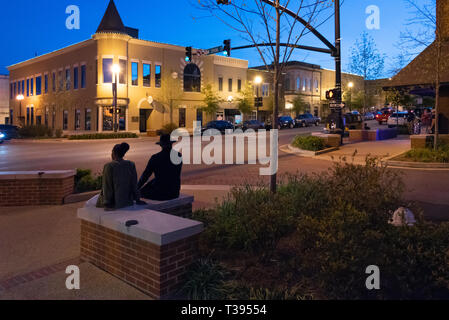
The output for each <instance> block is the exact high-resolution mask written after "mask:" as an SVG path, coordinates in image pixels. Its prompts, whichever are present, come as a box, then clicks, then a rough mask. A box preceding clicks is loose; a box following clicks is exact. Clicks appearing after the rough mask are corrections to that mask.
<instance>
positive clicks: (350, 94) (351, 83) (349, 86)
mask: <svg viewBox="0 0 449 320" xmlns="http://www.w3.org/2000/svg"><path fill="white" fill-rule="evenodd" d="M353 87H354V83H353V82H349V83H348V88H349V110H350V111H352V88H353Z"/></svg>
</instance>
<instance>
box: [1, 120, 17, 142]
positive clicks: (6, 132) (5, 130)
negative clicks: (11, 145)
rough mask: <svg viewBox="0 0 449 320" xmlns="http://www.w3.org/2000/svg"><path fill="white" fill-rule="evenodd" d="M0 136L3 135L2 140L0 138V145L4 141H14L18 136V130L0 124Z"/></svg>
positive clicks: (14, 127)
mask: <svg viewBox="0 0 449 320" xmlns="http://www.w3.org/2000/svg"><path fill="white" fill-rule="evenodd" d="M0 132H1V134H0V136H1V135H3V138H0V141H1V142H0V143H2V142H3V141H5V140H11V139H16V138H18V136H19V129H18V128H17V127H16V126H13V125H7V124H2V125H0Z"/></svg>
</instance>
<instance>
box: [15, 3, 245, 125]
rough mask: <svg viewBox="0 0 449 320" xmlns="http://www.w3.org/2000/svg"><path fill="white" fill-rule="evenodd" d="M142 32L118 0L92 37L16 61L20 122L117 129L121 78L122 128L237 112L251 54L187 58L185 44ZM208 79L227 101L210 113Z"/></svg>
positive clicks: (186, 122)
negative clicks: (128, 23) (127, 20)
mask: <svg viewBox="0 0 449 320" xmlns="http://www.w3.org/2000/svg"><path fill="white" fill-rule="evenodd" d="M137 33H138V32H137V30H136V29H131V28H128V27H125V26H124V25H123V22H122V20H121V18H120V15H119V13H118V12H117V9H116V7H115V4H114V2H113V1H112V0H111V2H110V3H109V6H108V8H107V10H106V13H105V15H104V17H103V20H102V22H101V24H100V26H99V28H98V30H97V32H96V33H95V34H94V35H93V36H92V38H91V39H89V40H86V41H83V42H81V43H78V44H75V45H72V46H69V47H66V48H64V49H61V50H58V51H55V52H52V53H49V54H46V55H43V56H39V57H36V58H33V59H31V60H28V61H25V62H21V63H18V64H15V65H12V66H10V67H9V68H8V70H9V72H10V88H9V91H10V93H9V98H10V99H9V101H10V105H11V113H12V114H13V121H14V122H15V123H17V124H20V125H33V124H43V125H47V126H49V127H51V128H54V129H62V130H63V131H68V132H90V131H96V132H107V131H112V130H113V129H114V126H113V124H114V109H113V107H112V106H113V104H114V101H113V91H112V88H113V83H115V81H117V83H118V89H117V105H118V108H117V109H116V112H117V120H116V123H117V125H118V127H119V130H120V131H129V132H148V131H156V130H158V129H160V128H161V127H162V126H163V125H165V124H168V123H174V124H176V125H178V126H179V127H185V128H188V129H191V128H192V127H193V124H194V122H195V121H201V122H203V123H204V122H205V121H208V120H211V119H215V118H216V117H223V118H230V117H232V116H233V115H234V114H236V112H235V110H236V108H237V107H236V103H237V100H238V97H239V94H240V92H239V91H241V88H242V87H243V85H244V84H245V83H246V81H247V69H248V62H247V61H245V60H240V59H235V58H229V57H225V56H218V55H209V56H206V55H203V56H199V55H197V54H196V53H197V50H195V49H194V50H193V54H194V56H193V57H192V61H189V62H187V61H186V58H185V52H186V51H185V47H181V46H175V45H170V44H163V43H157V42H152V41H145V40H141V39H138V38H137V37H136V36H137ZM113 66H115V68H116V69H115V70H116V71H118V70H119V73H114V72H113ZM117 66H118V67H119V68H117ZM209 84H210V85H211V86H212V88H213V90H214V91H216V92H217V93H218V95H219V96H220V97H221V99H222V100H223V102H222V103H221V104H220V108H221V109H220V110H219V111H218V112H217V114H206V113H205V112H203V107H204V104H203V100H204V96H203V94H202V93H201V91H202V89H203V88H204V87H205V86H206V85H209ZM19 95H23V98H24V99H23V100H21V101H19V100H18V99H17V97H18V96H19Z"/></svg>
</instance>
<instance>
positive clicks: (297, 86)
mask: <svg viewBox="0 0 449 320" xmlns="http://www.w3.org/2000/svg"><path fill="white" fill-rule="evenodd" d="M299 90H301V78H300V77H298V78H296V91H299Z"/></svg>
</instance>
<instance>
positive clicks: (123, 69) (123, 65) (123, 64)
mask: <svg viewBox="0 0 449 320" xmlns="http://www.w3.org/2000/svg"><path fill="white" fill-rule="evenodd" d="M127 64H128V61H126V60H123V59H121V60H119V65H120V77H119V83H121V84H126V79H127V78H128V68H127Z"/></svg>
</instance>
